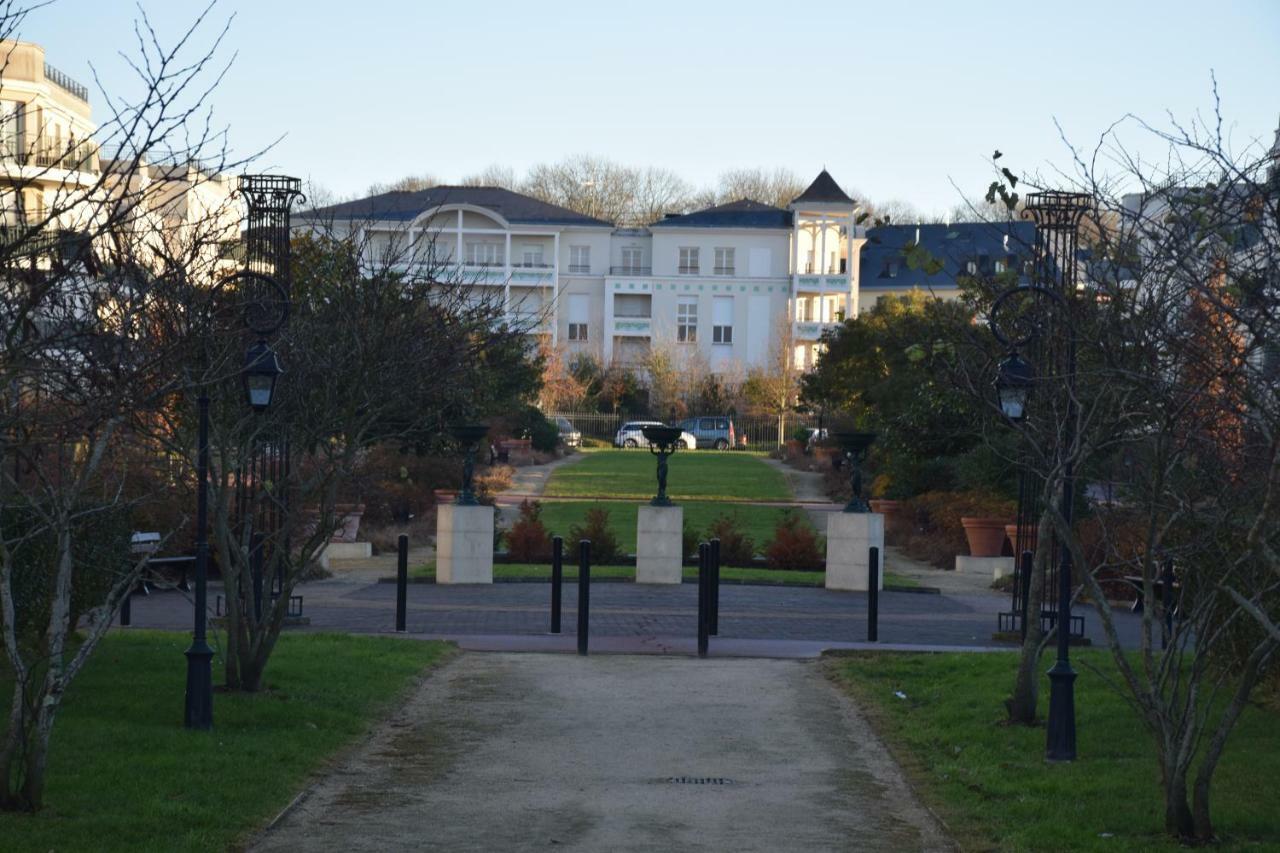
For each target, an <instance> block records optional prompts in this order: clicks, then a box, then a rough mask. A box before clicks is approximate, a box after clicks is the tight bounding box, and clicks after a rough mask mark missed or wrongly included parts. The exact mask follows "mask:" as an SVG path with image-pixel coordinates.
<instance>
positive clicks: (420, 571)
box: [410, 553, 919, 589]
mask: <svg viewBox="0 0 1280 853" xmlns="http://www.w3.org/2000/svg"><path fill="white" fill-rule="evenodd" d="M576 559H577V558H576V557H574V556H572V555H570V554H568V553H566V554H565V561H564V577H565V579H566V580H577V578H578V564H577V562H576ZM410 575H411V576H412V577H415V578H432V579H434V578H435V576H436V564H435V563H425V564H423V565H421V566H416V567H414V568H413V569H412V570H411V571H410ZM684 576H685V577H686V578H688V579H689V580H696V579H697V577H698V570H697V569H696V568H695V567H693V566H686V567H685V568H684ZM493 577H494V579H497V580H530V579H536V580H546V581H550V580H551V565H550V564H549V563H494V564H493ZM591 577H592V578H593V579H597V578H626V579H628V580H635V577H636V568H635V566H592V567H591ZM720 579H721V580H726V581H737V582H740V583H781V584H787V585H792V584H794V585H796V586H822V580H823V577H822V572H783V571H778V570H777V569H738V568H734V567H732V566H722V567H721V568H720ZM884 582H885V583H886V584H887V585H889V586H897V587H904V588H912V589H914V588H916V587H918V586H919V584H917V583H916V582H915V581H914V580H913V579H911V578H907V577H901V576H899V575H895V574H894V573H893V572H889V573H887V574H886V575H885V579H884Z"/></svg>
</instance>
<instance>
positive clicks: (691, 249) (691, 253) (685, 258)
mask: <svg viewBox="0 0 1280 853" xmlns="http://www.w3.org/2000/svg"><path fill="white" fill-rule="evenodd" d="M680 274H681V275H697V274H698V247H697V246H681V247H680ZM695 311H696V309H695Z"/></svg>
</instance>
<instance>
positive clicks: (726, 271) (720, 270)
mask: <svg viewBox="0 0 1280 853" xmlns="http://www.w3.org/2000/svg"><path fill="white" fill-rule="evenodd" d="M711 274H712V275H733V267H715V268H713V269H712V270H711Z"/></svg>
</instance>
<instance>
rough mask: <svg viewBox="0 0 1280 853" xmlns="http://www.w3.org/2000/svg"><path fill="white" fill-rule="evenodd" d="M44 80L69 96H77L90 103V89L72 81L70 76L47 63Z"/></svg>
mask: <svg viewBox="0 0 1280 853" xmlns="http://www.w3.org/2000/svg"><path fill="white" fill-rule="evenodd" d="M44 79H46V80H48V81H49V82H50V83H52V84H54V85H55V86H57V87H58V88H59V89H62V90H63V91H65V92H67V93H68V94H71V95H74V96H76V97H77V98H79V99H80V100H82V101H84V102H85V103H86V104H87V103H88V102H89V88H88V87H87V86H85V85H83V84H81V83H77V82H76V81H75V80H73V79H71V76H70V75H68V74H66V73H65V72H62V71H59V70H58V69H57V68H54V67H53V66H52V65H50V64H49V63H47V62H46V63H45V64H44Z"/></svg>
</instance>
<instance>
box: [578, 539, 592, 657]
mask: <svg viewBox="0 0 1280 853" xmlns="http://www.w3.org/2000/svg"><path fill="white" fill-rule="evenodd" d="M590 623H591V540H590V539H583V540H582V541H581V542H579V543H578V654H580V655H585V654H586V653H587V626H588V625H590Z"/></svg>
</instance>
